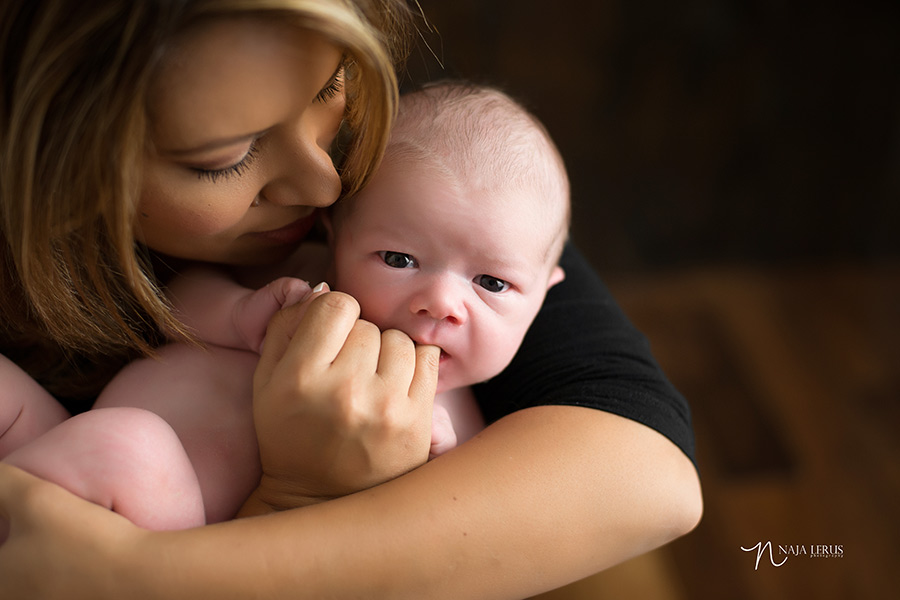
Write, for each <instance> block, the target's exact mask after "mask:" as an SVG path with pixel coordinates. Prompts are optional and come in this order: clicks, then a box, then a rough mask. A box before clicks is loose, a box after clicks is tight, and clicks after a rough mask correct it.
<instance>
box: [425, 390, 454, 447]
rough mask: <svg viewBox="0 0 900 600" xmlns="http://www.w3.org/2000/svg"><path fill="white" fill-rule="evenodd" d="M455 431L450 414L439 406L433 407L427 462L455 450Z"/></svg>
mask: <svg viewBox="0 0 900 600" xmlns="http://www.w3.org/2000/svg"><path fill="white" fill-rule="evenodd" d="M456 444H457V438H456V430H455V429H454V428H453V422H452V421H451V420H450V413H449V412H447V409H446V408H444V407H443V406H441V405H440V404H435V405H434V411H433V413H432V419H431V449H430V450H429V451H428V460H431V459H432V458H436V457H438V456H440V455H441V454H443V453H445V452H448V451H450V450H453V449H454V448H456Z"/></svg>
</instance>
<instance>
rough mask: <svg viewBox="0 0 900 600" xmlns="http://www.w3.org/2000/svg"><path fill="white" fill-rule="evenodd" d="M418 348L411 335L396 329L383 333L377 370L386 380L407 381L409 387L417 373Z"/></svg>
mask: <svg viewBox="0 0 900 600" xmlns="http://www.w3.org/2000/svg"><path fill="white" fill-rule="evenodd" d="M415 360H416V348H415V344H414V343H413V341H412V340H411V339H409V336H408V335H406V334H405V333H403V332H402V331H398V330H396V329H388V330H387V331H385V332H384V333H382V334H381V352H380V354H379V355H378V366H377V371H378V374H379V375H380V376H381V378H382V379H384V380H386V381H401V382H405V385H406V387H407V389H408V388H409V384H410V382H411V381H412V378H413V374H414V373H415Z"/></svg>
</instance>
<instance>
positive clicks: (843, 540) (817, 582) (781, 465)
mask: <svg viewBox="0 0 900 600" xmlns="http://www.w3.org/2000/svg"><path fill="white" fill-rule="evenodd" d="M610 286H611V287H612V289H613V292H614V294H615V295H616V296H617V298H618V299H619V301H620V303H621V304H622V306H623V307H624V308H625V310H626V312H627V313H628V314H629V316H630V317H631V318H632V320H633V321H634V322H635V323H636V324H637V325H638V327H639V328H641V329H642V330H643V331H644V332H645V333H646V334H647V336H648V337H649V338H650V340H651V343H652V345H653V349H654V352H655V354H656V356H657V358H658V359H659V361H660V363H661V364H662V365H663V367H664V369H665V370H666V372H667V373H668V374H669V376H670V378H671V379H672V380H673V381H674V382H675V384H676V385H677V386H678V387H679V389H681V390H682V391H683V392H684V394H685V395H686V396H687V397H688V398H689V400H690V402H691V405H692V409H693V413H694V424H695V429H696V435H697V444H698V460H699V463H700V470H701V476H702V479H703V486H704V499H705V515H704V518H703V521H702V523H701V525H700V526H699V527H698V529H697V530H696V531H695V532H693V533H691V534H690V535H688V536H686V537H685V538H683V539H681V540H678V541H676V542H675V543H673V544H671V545H669V546H668V547H666V548H663V549H661V550H659V551H657V552H654V553H651V554H649V555H646V556H643V557H640V558H638V559H635V560H633V561H631V562H629V563H626V564H624V565H621V566H619V567H617V568H615V569H612V570H610V571H608V572H606V573H602V574H600V575H597V576H595V577H593V578H590V579H588V580H585V581H582V582H579V583H576V584H573V585H572V586H569V587H568V588H564V589H563V590H558V591H555V592H551V593H548V594H545V595H543V596H540V598H541V600H586V599H594V598H638V599H642V600H673V599H684V600H692V599H702V600H705V599H719V598H727V599H729V600H781V599H784V600H787V599H795V598H816V599H819V600H821V599H835V600H837V599H848V600H857V599H865V600H870V599H885V600H887V599H888V598H895V597H897V596H896V594H897V590H898V589H900V264H898V263H895V264H888V265H879V266H872V265H867V266H859V265H839V266H817V267H809V266H807V267H803V268H801V267H795V268H780V269H777V270H773V269H769V270H756V269H751V268H733V269H710V270H701V271H690V272H681V273H675V274H666V275H662V276H654V277H642V278H640V279H634V278H632V279H629V280H625V281H620V282H610ZM766 542H771V549H772V553H771V555H770V553H769V552H768V551H765V552H763V553H762V554H761V555H759V553H758V552H757V550H751V551H744V550H742V547H743V548H752V547H754V546H756V545H757V544H762V545H763V546H762V548H763V549H764V550H765V546H764V545H765V544H766ZM823 546H824V547H823ZM817 554H826V555H827V556H818V555H817ZM758 556H759V561H758V566H757V557H758ZM785 559H787V560H785ZM776 564H780V565H781V566H775V565H776Z"/></svg>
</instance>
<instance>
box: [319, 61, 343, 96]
mask: <svg viewBox="0 0 900 600" xmlns="http://www.w3.org/2000/svg"><path fill="white" fill-rule="evenodd" d="M342 91H344V67H343V66H342V67H341V68H340V69H338V70H337V72H336V73H335V74H334V77H333V78H332V79H331V81H329V82H328V85H326V86H325V87H324V88H322V91H321V92H319V93H318V95H317V96H316V99H315V101H316V102H322V103H326V102H328V101H329V100H332V99H333V98H335V97H337V96H338V94H340V93H341V92H342Z"/></svg>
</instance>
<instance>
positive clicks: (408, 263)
mask: <svg viewBox="0 0 900 600" xmlns="http://www.w3.org/2000/svg"><path fill="white" fill-rule="evenodd" d="M378 255H379V256H380V257H381V260H383V261H384V264H386V265H387V266H389V267H391V268H394V269H414V268H416V267H418V266H419V263H418V262H417V261H416V259H415V258H413V257H412V256H410V255H409V254H404V253H403V252H393V251H392V250H384V251H382V252H379V253H378Z"/></svg>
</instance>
